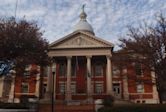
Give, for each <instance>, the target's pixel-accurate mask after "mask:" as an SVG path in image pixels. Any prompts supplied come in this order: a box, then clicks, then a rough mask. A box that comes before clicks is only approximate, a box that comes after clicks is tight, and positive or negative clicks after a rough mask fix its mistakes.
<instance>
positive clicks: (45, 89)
mask: <svg viewBox="0 0 166 112" xmlns="http://www.w3.org/2000/svg"><path fill="white" fill-rule="evenodd" d="M46 91H47V84H44V85H43V93H44V94H45V93H46Z"/></svg>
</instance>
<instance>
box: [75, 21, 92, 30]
mask: <svg viewBox="0 0 166 112" xmlns="http://www.w3.org/2000/svg"><path fill="white" fill-rule="evenodd" d="M78 30H83V31H88V32H92V33H94V32H93V28H92V26H91V25H90V24H89V23H88V22H87V21H81V20H80V21H79V22H78V23H77V24H76V25H75V27H74V31H78Z"/></svg>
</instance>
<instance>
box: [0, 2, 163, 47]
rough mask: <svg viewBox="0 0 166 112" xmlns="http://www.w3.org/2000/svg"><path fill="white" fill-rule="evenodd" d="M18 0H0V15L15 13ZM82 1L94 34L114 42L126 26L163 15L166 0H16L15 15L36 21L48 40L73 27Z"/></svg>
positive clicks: (7, 15) (64, 33) (58, 36)
mask: <svg viewBox="0 0 166 112" xmlns="http://www.w3.org/2000/svg"><path fill="white" fill-rule="evenodd" d="M16 1H17V0H0V17H3V18H7V17H11V16H14V15H15V7H16ZM82 4H86V7H85V11H86V13H87V15H88V17H87V18H88V22H89V23H90V24H91V25H92V27H93V29H94V31H95V34H96V36H98V37H100V38H103V39H105V40H108V41H110V42H112V43H114V44H116V43H117V42H118V38H119V37H120V36H123V35H125V33H126V26H128V25H134V26H135V25H138V24H140V23H141V22H142V21H147V22H148V23H151V22H153V21H154V15H155V14H156V13H158V12H162V13H163V14H164V15H166V0H18V5H17V6H18V7H17V11H16V12H17V13H16V17H17V19H20V18H23V17H25V18H26V19H27V20H30V21H31V20H33V21H37V23H38V25H39V26H40V27H41V30H42V31H45V32H44V37H46V38H47V39H48V41H49V42H50V43H51V42H53V41H55V40H57V39H59V38H61V37H63V36H65V35H67V34H69V33H71V32H72V31H73V26H74V25H75V24H76V23H77V22H78V21H79V14H80V11H81V6H82Z"/></svg>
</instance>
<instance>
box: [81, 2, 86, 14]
mask: <svg viewBox="0 0 166 112" xmlns="http://www.w3.org/2000/svg"><path fill="white" fill-rule="evenodd" d="M85 5H86V4H83V5H82V12H84V8H85Z"/></svg>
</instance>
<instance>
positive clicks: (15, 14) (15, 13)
mask: <svg viewBox="0 0 166 112" xmlns="http://www.w3.org/2000/svg"><path fill="white" fill-rule="evenodd" d="M17 5H18V0H16V5H15V12H14V18H15V19H16V16H17Z"/></svg>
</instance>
